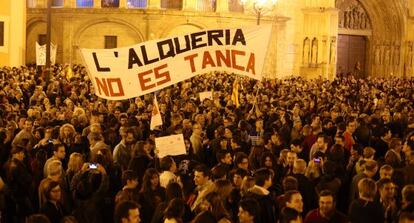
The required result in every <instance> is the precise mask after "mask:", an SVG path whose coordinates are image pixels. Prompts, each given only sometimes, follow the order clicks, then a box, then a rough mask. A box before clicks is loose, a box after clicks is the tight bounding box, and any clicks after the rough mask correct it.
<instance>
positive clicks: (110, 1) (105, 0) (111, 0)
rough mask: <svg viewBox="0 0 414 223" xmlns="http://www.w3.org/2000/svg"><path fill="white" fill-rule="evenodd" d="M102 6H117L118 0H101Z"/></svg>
mask: <svg viewBox="0 0 414 223" xmlns="http://www.w3.org/2000/svg"><path fill="white" fill-rule="evenodd" d="M101 6H102V8H119V0H102V1H101Z"/></svg>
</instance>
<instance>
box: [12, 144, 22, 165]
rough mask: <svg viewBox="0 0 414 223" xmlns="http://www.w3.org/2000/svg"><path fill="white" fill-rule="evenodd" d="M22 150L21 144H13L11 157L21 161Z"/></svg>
mask: <svg viewBox="0 0 414 223" xmlns="http://www.w3.org/2000/svg"><path fill="white" fill-rule="evenodd" d="M24 151H25V149H24V148H23V147H21V146H15V147H13V149H12V150H11V152H10V153H11V155H12V158H13V159H17V160H19V161H23V160H24Z"/></svg>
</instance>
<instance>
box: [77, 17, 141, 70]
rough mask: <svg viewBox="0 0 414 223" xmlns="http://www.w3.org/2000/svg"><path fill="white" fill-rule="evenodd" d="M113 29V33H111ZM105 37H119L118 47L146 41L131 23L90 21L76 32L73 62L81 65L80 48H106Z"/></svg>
mask: <svg viewBox="0 0 414 223" xmlns="http://www.w3.org/2000/svg"><path fill="white" fill-rule="evenodd" d="M110 29H112V30H111V31H109V30H110ZM105 35H115V36H118V41H117V42H118V47H125V46H130V45H135V44H138V43H140V42H143V41H145V38H144V36H143V35H142V33H141V32H140V31H139V30H138V29H137V28H136V27H135V26H133V25H131V24H130V23H128V22H126V21H123V20H119V19H112V18H104V19H99V20H90V21H88V22H85V23H84V24H82V25H81V26H80V27H79V28H78V29H77V30H76V31H75V32H74V35H73V37H74V40H73V43H72V44H71V46H72V48H71V49H70V50H71V51H72V53H71V54H72V60H71V61H74V62H75V63H81V62H82V59H81V58H82V57H81V54H80V50H79V49H80V48H97V49H99V48H104V39H103V36H105Z"/></svg>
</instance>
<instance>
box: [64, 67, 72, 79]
mask: <svg viewBox="0 0 414 223" xmlns="http://www.w3.org/2000/svg"><path fill="white" fill-rule="evenodd" d="M72 77H73V72H72V67H70V66H68V67H67V68H66V79H68V80H70V79H71V78H72Z"/></svg>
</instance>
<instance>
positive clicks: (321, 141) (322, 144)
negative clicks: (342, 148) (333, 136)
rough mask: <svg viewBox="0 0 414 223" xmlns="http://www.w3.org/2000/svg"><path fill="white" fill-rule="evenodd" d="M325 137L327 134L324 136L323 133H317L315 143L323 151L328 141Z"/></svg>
mask: <svg viewBox="0 0 414 223" xmlns="http://www.w3.org/2000/svg"><path fill="white" fill-rule="evenodd" d="M326 138H327V136H325V135H324V134H319V135H318V138H317V139H316V142H315V143H316V145H317V146H318V148H319V149H320V150H323V151H325V150H326V149H327V148H328V141H327V139H326Z"/></svg>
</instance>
